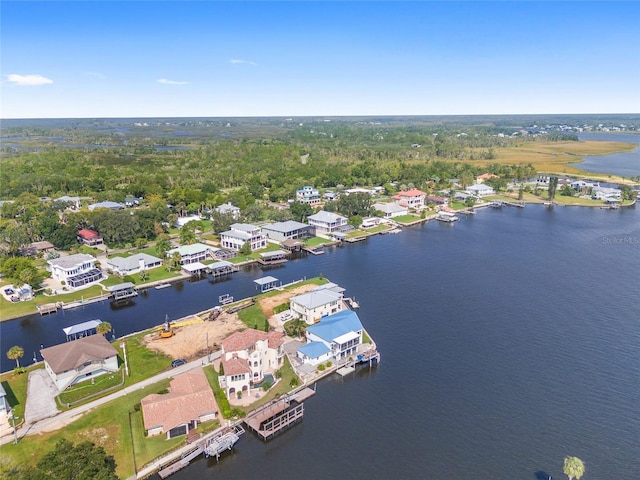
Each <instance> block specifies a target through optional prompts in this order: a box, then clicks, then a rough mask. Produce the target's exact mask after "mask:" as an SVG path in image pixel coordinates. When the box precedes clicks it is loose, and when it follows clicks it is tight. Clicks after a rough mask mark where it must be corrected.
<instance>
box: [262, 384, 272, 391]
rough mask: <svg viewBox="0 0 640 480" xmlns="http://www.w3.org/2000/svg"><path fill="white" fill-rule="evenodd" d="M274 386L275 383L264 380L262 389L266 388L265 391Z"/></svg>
mask: <svg viewBox="0 0 640 480" xmlns="http://www.w3.org/2000/svg"><path fill="white" fill-rule="evenodd" d="M272 386H273V383H271V382H264V383H263V384H262V390H264V391H265V392H266V391H268V390H269V389H270V388H271V387H272Z"/></svg>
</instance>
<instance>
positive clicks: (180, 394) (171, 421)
mask: <svg viewBox="0 0 640 480" xmlns="http://www.w3.org/2000/svg"><path fill="white" fill-rule="evenodd" d="M140 405H141V406H142V417H143V420H144V428H145V430H146V431H147V435H148V436H150V437H151V436H154V435H160V434H162V433H164V434H166V436H167V439H169V438H175V437H177V436H180V435H187V434H188V433H189V431H191V430H193V429H194V428H196V427H197V426H198V424H200V423H202V422H206V421H208V420H214V419H215V418H216V416H217V414H218V411H219V409H218V404H217V402H216V399H215V397H214V396H213V391H212V390H211V386H210V385H209V381H208V380H207V377H206V376H205V374H204V371H203V370H202V368H198V369H196V370H192V371H189V372H186V373H183V374H181V375H178V376H176V377H175V378H174V379H172V380H171V382H170V383H169V393H165V394H157V393H152V394H151V395H147V396H146V397H144V398H143V399H142V400H141V401H140Z"/></svg>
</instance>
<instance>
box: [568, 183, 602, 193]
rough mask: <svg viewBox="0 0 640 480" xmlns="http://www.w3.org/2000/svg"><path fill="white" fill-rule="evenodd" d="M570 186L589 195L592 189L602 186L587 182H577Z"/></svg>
mask: <svg viewBox="0 0 640 480" xmlns="http://www.w3.org/2000/svg"><path fill="white" fill-rule="evenodd" d="M569 186H570V187H571V188H573V189H574V190H577V191H579V192H585V193H587V192H588V191H589V190H590V189H592V188H596V187H600V184H599V183H598V182H587V181H586V180H575V181H573V182H571V183H570V184H569Z"/></svg>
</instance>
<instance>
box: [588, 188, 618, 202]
mask: <svg viewBox="0 0 640 480" xmlns="http://www.w3.org/2000/svg"><path fill="white" fill-rule="evenodd" d="M591 196H592V197H593V198H594V199H596V200H606V201H618V202H619V201H620V200H621V199H622V190H620V189H618V188H608V187H595V188H594V189H593V190H592V191H591Z"/></svg>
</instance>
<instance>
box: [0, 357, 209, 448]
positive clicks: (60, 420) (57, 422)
mask: <svg viewBox="0 0 640 480" xmlns="http://www.w3.org/2000/svg"><path fill="white" fill-rule="evenodd" d="M220 355H221V353H220V352H219V351H218V352H215V353H212V354H211V355H210V356H205V357H202V358H199V359H197V360H194V361H192V362H189V363H186V364H185V365H181V366H179V367H176V368H172V369H171V370H166V371H164V372H162V373H159V374H158V375H155V376H153V377H151V378H147V379H146V380H143V381H141V382H138V383H136V384H134V385H131V386H129V387H126V388H124V389H122V390H119V391H117V392H115V393H112V394H111V395H107V396H106V397H102V398H99V399H98V400H94V401H93V402H89V403H87V404H84V405H81V406H79V407H76V408H73V409H71V410H67V411H64V412H60V413H58V414H57V415H54V416H51V417H49V418H45V419H43V420H39V421H37V422H33V423H29V422H27V423H26V424H25V425H24V426H23V427H22V428H21V429H19V430H18V441H19V440H20V439H22V438H24V437H25V436H27V435H35V434H37V433H42V432H48V431H53V430H58V429H59V428H62V427H64V426H65V425H67V424H69V423H71V422H73V421H75V420H77V419H78V418H80V417H81V416H82V415H84V414H85V413H87V412H88V411H90V410H92V409H94V408H96V407H99V406H101V405H104V404H105V403H108V402H111V401H113V400H115V399H116V398H120V397H122V396H123V395H127V394H129V393H132V392H135V391H136V390H140V389H141V388H144V387H147V386H149V385H152V384H154V383H156V382H159V381H160V380H164V379H165V378H169V377H174V376H176V375H178V374H180V373H184V372H188V371H189V370H193V369H194V368H198V367H202V366H204V365H209V364H210V363H213V361H214V360H216V359H218V358H219V357H220ZM11 441H13V435H10V436H5V437H2V438H0V445H3V444H5V443H9V442H11Z"/></svg>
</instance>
